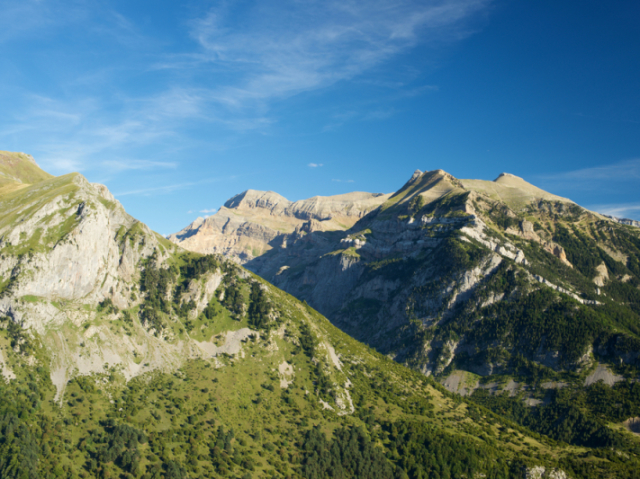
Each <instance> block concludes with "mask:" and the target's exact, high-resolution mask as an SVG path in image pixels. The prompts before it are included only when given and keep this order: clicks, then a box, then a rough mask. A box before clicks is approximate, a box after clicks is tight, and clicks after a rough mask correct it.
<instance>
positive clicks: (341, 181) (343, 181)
mask: <svg viewBox="0 0 640 479" xmlns="http://www.w3.org/2000/svg"><path fill="white" fill-rule="evenodd" d="M331 181H335V182H336V183H355V181H353V180H337V179H333V180H331Z"/></svg>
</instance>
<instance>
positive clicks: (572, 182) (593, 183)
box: [533, 159, 640, 195]
mask: <svg viewBox="0 0 640 479" xmlns="http://www.w3.org/2000/svg"><path fill="white" fill-rule="evenodd" d="M533 178H534V180H535V181H536V182H537V183H538V184H539V185H540V186H542V187H543V188H545V189H549V190H551V191H565V192H567V193H565V194H568V193H569V192H571V191H574V192H582V193H585V192H598V193H599V194H610V195H619V194H621V193H622V192H623V191H628V190H636V191H637V189H638V188H640V159H630V160H624V161H618V162H614V163H611V164H608V165H602V166H594V167H589V168H580V169H577V170H571V171H565V172H560V173H554V174H547V175H537V176H534V177H533Z"/></svg>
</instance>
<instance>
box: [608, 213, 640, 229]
mask: <svg viewBox="0 0 640 479" xmlns="http://www.w3.org/2000/svg"><path fill="white" fill-rule="evenodd" d="M602 216H604V217H605V218H609V219H610V220H613V221H615V222H616V223H620V224H623V225H628V226H633V227H635V228H640V221H636V220H630V219H629V218H617V217H615V216H609V215H602Z"/></svg>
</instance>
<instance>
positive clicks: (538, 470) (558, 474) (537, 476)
mask: <svg viewBox="0 0 640 479" xmlns="http://www.w3.org/2000/svg"><path fill="white" fill-rule="evenodd" d="M524 477H525V479H568V477H567V474H566V473H565V472H564V471H562V470H560V469H546V468H544V467H542V466H534V467H530V468H527V469H526V470H525V473H524Z"/></svg>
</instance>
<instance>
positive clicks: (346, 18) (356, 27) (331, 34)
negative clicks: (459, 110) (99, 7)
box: [163, 0, 489, 109]
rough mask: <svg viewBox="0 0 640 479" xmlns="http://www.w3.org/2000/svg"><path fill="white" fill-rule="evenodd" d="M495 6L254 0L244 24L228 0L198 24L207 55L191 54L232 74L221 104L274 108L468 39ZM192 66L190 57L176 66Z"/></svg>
mask: <svg viewBox="0 0 640 479" xmlns="http://www.w3.org/2000/svg"><path fill="white" fill-rule="evenodd" d="M488 4H489V0H437V1H427V2H415V1H409V0H367V1H363V0H340V1H327V2H299V1H295V0H290V1H284V2H282V1H275V0H274V1H262V2H254V3H253V4H252V7H251V8H249V9H248V10H243V12H242V15H243V20H242V22H239V23H238V22H237V14H238V12H237V11H236V10H235V8H234V7H235V4H231V3H229V2H223V3H222V6H218V7H216V8H213V9H211V10H210V11H209V12H208V14H207V15H206V16H205V17H204V18H202V19H198V20H195V21H194V22H193V24H192V32H191V34H192V36H193V38H194V39H195V40H196V41H197V42H198V43H199V44H200V45H201V47H202V52H201V56H200V57H193V56H192V57H191V59H192V60H194V61H195V62H196V64H197V63H198V62H201V63H208V64H210V65H211V68H212V69H216V71H218V72H220V71H222V72H225V73H226V74H227V75H229V77H230V79H231V81H230V82H229V83H228V84H226V85H225V84H220V85H218V87H217V88H214V89H212V92H211V93H212V98H213V99H215V101H217V102H219V103H220V104H223V105H226V106H227V107H228V108H233V109H245V108H266V107H267V106H268V102H269V101H272V100H274V99H281V98H286V97H288V96H291V95H295V94H298V93H300V92H304V91H309V90H316V89H320V88H326V87H328V86H331V85H334V84H336V83H338V82H340V81H344V80H351V79H353V78H355V77H357V76H358V75H361V74H362V73H363V72H365V71H367V70H370V69H372V68H374V67H376V66H378V65H379V64H381V63H382V62H384V61H386V60H388V59H390V58H392V57H393V56H395V55H397V54H399V53H402V52H404V51H406V50H407V49H409V48H412V47H414V46H415V45H417V44H418V43H421V42H433V43H442V42H447V41H454V40H460V39H461V38H464V37H466V36H467V35H469V34H470V33H471V31H470V29H469V28H468V26H467V24H466V21H467V20H469V19H470V18H471V17H473V16H474V15H475V14H477V13H478V12H479V11H482V10H483V9H484V8H485V7H486V6H487V5H488ZM238 5H239V4H238ZM246 6H247V3H246V2H244V3H243V4H242V8H243V9H246ZM232 26H233V28H232ZM192 64H193V63H192ZM170 66H171V64H170V62H168V63H165V64H163V67H164V68H167V67H170ZM184 66H185V63H184V59H182V60H181V61H178V62H177V63H176V67H177V68H184Z"/></svg>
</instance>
